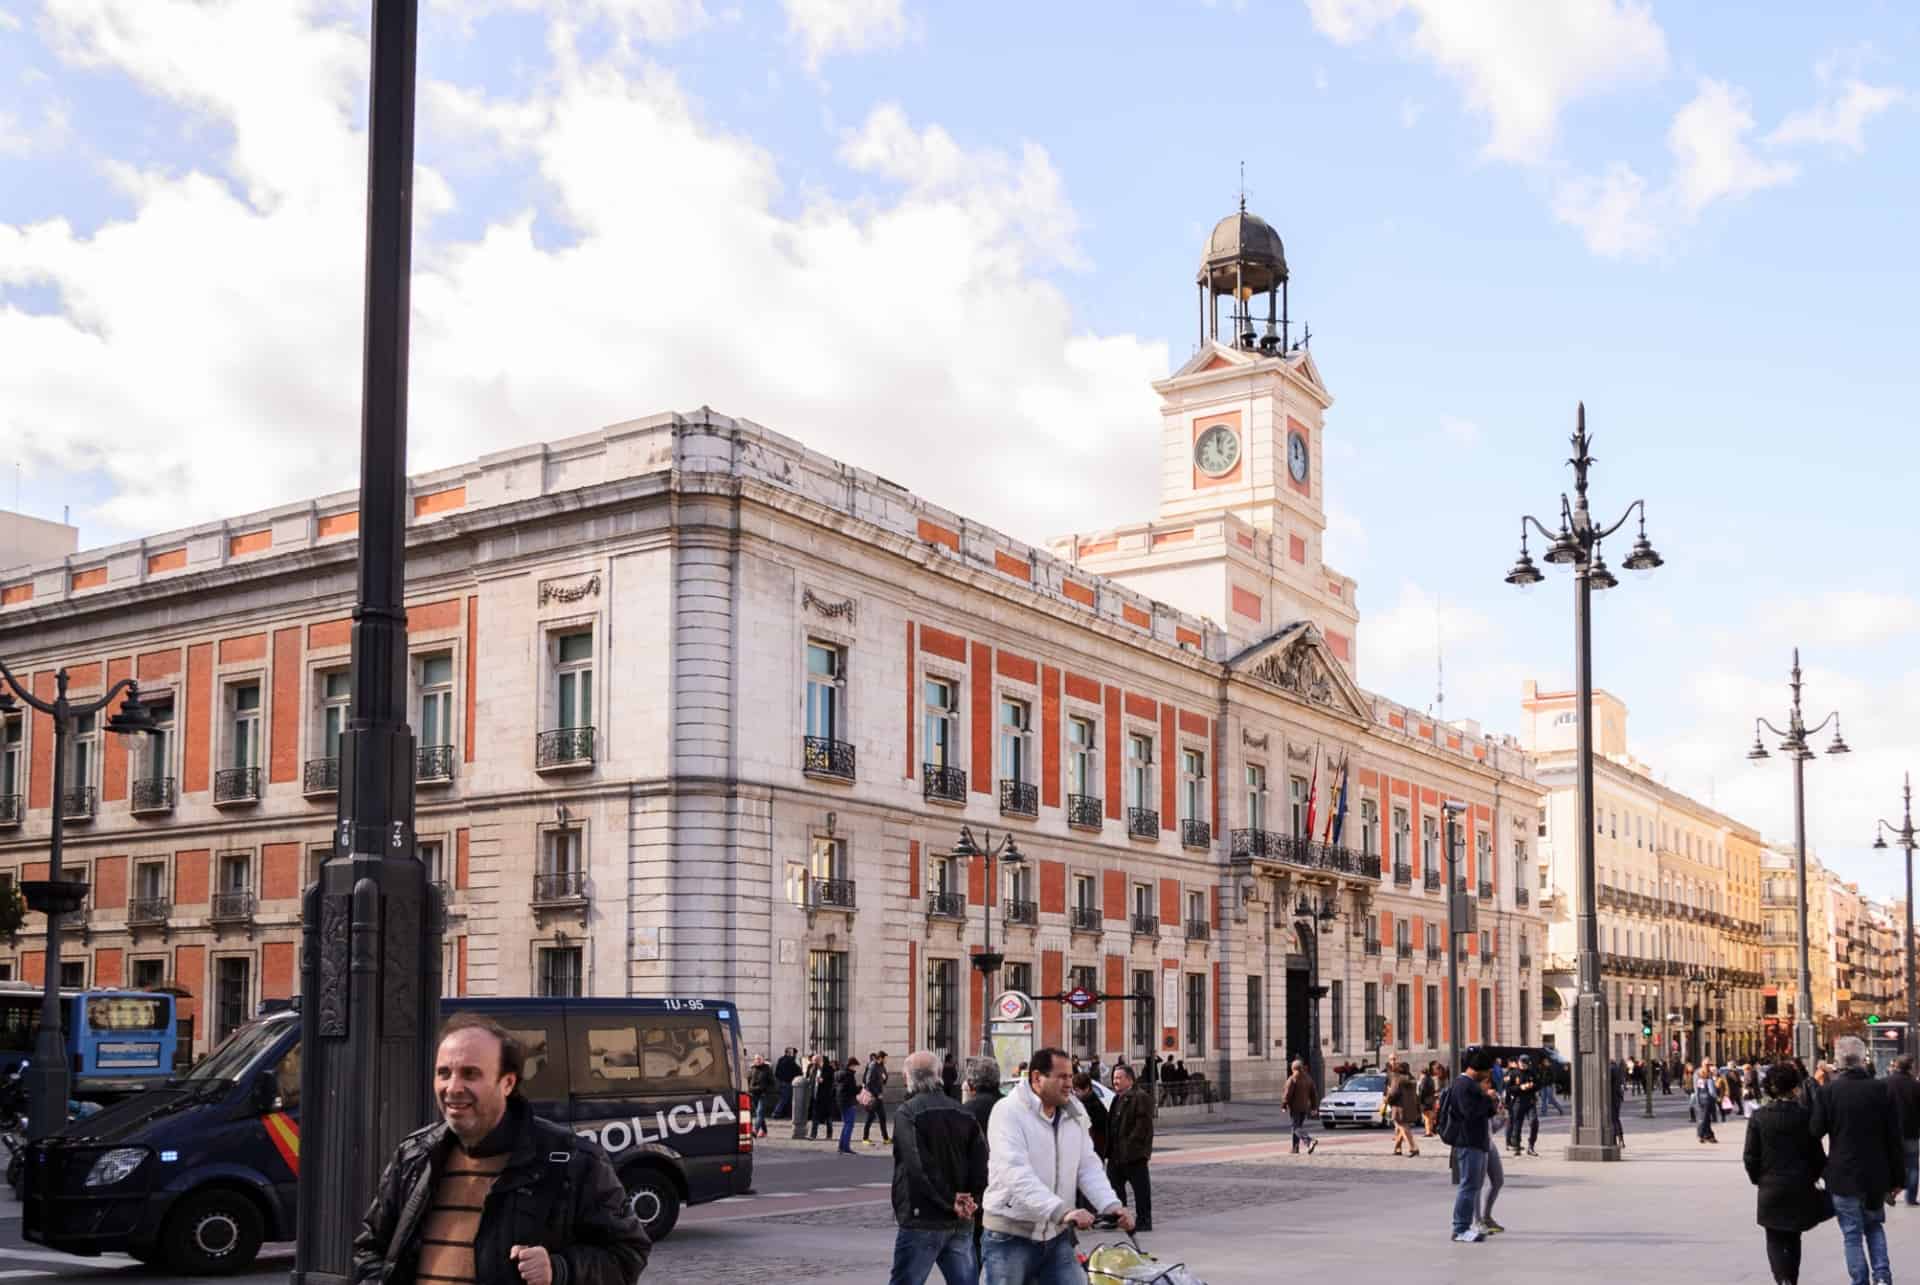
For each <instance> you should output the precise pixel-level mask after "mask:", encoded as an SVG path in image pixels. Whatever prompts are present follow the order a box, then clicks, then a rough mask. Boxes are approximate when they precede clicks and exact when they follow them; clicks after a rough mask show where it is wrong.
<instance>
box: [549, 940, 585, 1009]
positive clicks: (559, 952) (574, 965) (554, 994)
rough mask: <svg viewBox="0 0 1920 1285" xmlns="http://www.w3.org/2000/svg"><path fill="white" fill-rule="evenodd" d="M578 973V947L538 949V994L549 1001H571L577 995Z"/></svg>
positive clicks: (579, 971) (578, 986)
mask: <svg viewBox="0 0 1920 1285" xmlns="http://www.w3.org/2000/svg"><path fill="white" fill-rule="evenodd" d="M580 973H581V959H580V947H578V946H542V947H541V948H540V982H539V985H540V994H542V995H544V996H546V997H548V998H550V999H571V998H573V997H575V996H577V995H579V994H580V993H581V990H580Z"/></svg>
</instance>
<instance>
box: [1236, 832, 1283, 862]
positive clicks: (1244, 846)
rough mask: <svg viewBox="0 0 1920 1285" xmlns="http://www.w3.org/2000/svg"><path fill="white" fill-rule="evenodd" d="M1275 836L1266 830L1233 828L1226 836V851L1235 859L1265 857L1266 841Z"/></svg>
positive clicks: (1266, 850)
mask: <svg viewBox="0 0 1920 1285" xmlns="http://www.w3.org/2000/svg"><path fill="white" fill-rule="evenodd" d="M1277 837H1278V836H1277V835H1274V834H1271V833H1269V832H1268V831H1266V830H1235V831H1233V832H1232V833H1230V834H1229V835H1228V836H1227V852H1228V855H1229V856H1231V857H1232V858H1233V860H1235V861H1251V860H1252V859H1253V858H1255V857H1265V856H1267V855H1268V841H1269V840H1270V839H1274V838H1277Z"/></svg>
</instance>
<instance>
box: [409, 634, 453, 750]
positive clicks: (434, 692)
mask: <svg viewBox="0 0 1920 1285" xmlns="http://www.w3.org/2000/svg"><path fill="white" fill-rule="evenodd" d="M417 672H418V679H417V681H418V682H419V684H420V720H419V722H418V723H417V724H415V726H414V729H413V734H414V737H415V740H416V743H417V744H418V745H419V746H420V748H422V749H436V748H440V747H443V746H448V745H452V744H453V657H452V655H451V654H449V653H447V652H441V653H439V654H437V655H433V656H422V657H421V658H420V660H419V668H418V671H417Z"/></svg>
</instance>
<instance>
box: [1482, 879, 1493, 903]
mask: <svg viewBox="0 0 1920 1285" xmlns="http://www.w3.org/2000/svg"><path fill="white" fill-rule="evenodd" d="M1480 900H1482V901H1492V900H1493V881H1492V880H1491V879H1482V880H1481V881H1480Z"/></svg>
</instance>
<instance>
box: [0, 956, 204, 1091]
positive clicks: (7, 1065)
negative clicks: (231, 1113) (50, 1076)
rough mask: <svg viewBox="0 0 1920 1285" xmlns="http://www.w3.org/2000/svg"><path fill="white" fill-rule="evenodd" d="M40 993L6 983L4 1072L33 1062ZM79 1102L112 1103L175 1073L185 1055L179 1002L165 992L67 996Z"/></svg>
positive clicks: (1, 989)
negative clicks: (180, 1035)
mask: <svg viewBox="0 0 1920 1285" xmlns="http://www.w3.org/2000/svg"><path fill="white" fill-rule="evenodd" d="M41 998H42V997H41V992H40V988H39V987H37V986H31V985H28V984H27V983H25V982H0V1071H9V1070H12V1069H13V1067H15V1066H16V1065H18V1064H19V1063H21V1062H23V1061H26V1060H28V1059H29V1058H31V1057H32V1056H33V1042H34V1038H35V1037H36V1036H37V1035H38V1034H39V1032H40V1004H41ZM60 1003H61V1005H62V1006H63V1008H64V1012H63V1013H62V1017H63V1019H64V1025H65V1026H66V1036H67V1059H68V1063H69V1066H70V1067H71V1069H72V1072H73V1096H74V1097H76V1098H79V1099H82V1100H83V1101H112V1100H114V1099H116V1098H120V1097H124V1096H126V1095H127V1094H129V1093H138V1092H139V1091H140V1090H141V1089H144V1088H146V1087H148V1086H149V1085H152V1084H158V1083H160V1082H161V1081H163V1080H165V1079H166V1078H167V1077H168V1076H169V1075H172V1074H173V1073H174V1065H173V1062H174V1056H175V1054H176V1053H177V1052H178V1051H179V1040H178V1032H177V1030H176V1028H175V1025H174V1006H173V996H172V995H169V994H167V993H165V992H164V991H135V990H62V991H61V992H60Z"/></svg>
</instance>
